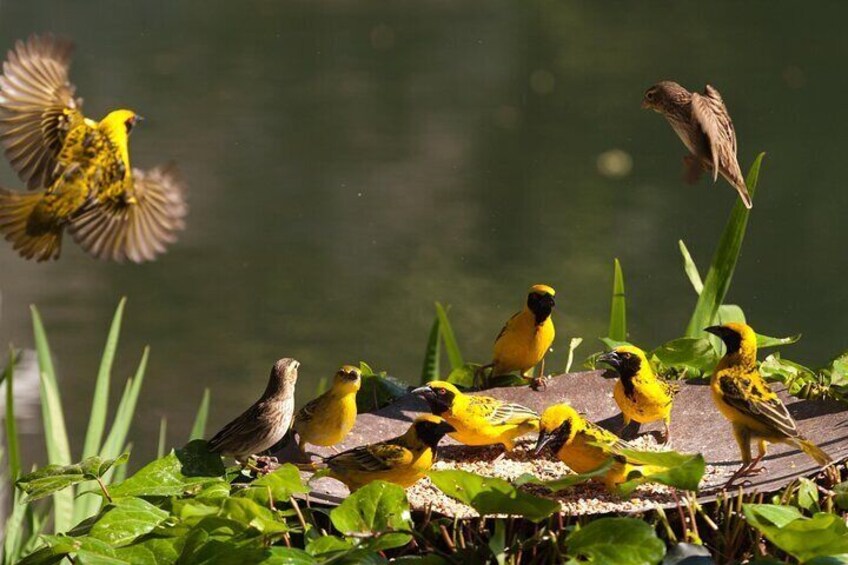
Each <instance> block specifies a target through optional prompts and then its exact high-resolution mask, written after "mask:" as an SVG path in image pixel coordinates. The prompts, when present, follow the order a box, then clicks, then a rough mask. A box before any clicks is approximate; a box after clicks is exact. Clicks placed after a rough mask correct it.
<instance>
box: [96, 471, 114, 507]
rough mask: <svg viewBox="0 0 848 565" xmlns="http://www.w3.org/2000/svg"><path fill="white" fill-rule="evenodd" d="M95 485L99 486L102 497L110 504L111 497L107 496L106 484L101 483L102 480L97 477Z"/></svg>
mask: <svg viewBox="0 0 848 565" xmlns="http://www.w3.org/2000/svg"><path fill="white" fill-rule="evenodd" d="M97 484H98V485H100V490H101V491H103V496H105V497H106V500H108V501H109V502H110V503H111V502H112V496H111V495H110V494H109V489H107V488H106V484H105V483H104V482H103V479H101V478H100V477H97Z"/></svg>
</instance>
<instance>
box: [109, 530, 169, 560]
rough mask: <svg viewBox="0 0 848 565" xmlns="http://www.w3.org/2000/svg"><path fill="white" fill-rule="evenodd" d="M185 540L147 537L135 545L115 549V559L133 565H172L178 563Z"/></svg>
mask: <svg viewBox="0 0 848 565" xmlns="http://www.w3.org/2000/svg"><path fill="white" fill-rule="evenodd" d="M184 543H185V538H184V537H182V536H180V537H150V536H146V537H144V538H142V539H140V540H138V541H136V542H135V543H132V544H130V545H125V546H124V547H119V548H117V549H115V557H117V558H118V559H123V560H124V561H126V562H128V563H132V564H133V565H166V564H167V565H170V564H171V563H176V562H177V559H178V558H179V556H180V553H181V552H182V549H183V544H184Z"/></svg>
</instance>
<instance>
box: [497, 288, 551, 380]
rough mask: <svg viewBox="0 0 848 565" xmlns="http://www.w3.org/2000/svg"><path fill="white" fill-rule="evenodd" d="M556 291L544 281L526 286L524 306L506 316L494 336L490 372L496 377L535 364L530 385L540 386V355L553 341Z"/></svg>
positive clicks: (523, 370) (546, 350) (542, 354)
mask: <svg viewBox="0 0 848 565" xmlns="http://www.w3.org/2000/svg"><path fill="white" fill-rule="evenodd" d="M555 295H556V291H555V290H554V289H553V288H551V287H549V286H548V285H545V284H537V285H534V286H532V287H530V291H529V294H528V295H527V302H526V304H525V305H524V308H523V309H522V310H521V311H520V312H517V313H516V314H514V315H513V316H512V317H511V318H510V319H509V320H507V322H506V324H504V327H503V328H502V329H501V331H500V333H499V334H498V337H497V338H495V346H494V352H493V353H494V354H493V359H492V362H491V363H490V364H489V365H487V366H486V367H484V369H485V368H489V367H490V368H491V376H492V377H498V376H501V375H508V374H509V373H512V372H514V371H519V372H520V373H521V376H522V377H526V375H525V373H526V372H527V371H529V370H530V369H532V368H533V367H535V366H536V365H539V364H540V363H541V367H540V369H539V376H538V377H536V378H533V379H532V381H531V384H532V385H533V388H539V387H540V386H544V373H545V365H544V359H545V354H546V353H547V352H548V349H550V348H551V344H553V342H554V336H555V335H556V331H555V330H554V322H553V320H552V319H551V312H553V309H554V306H555V305H556V300H555V298H554V297H555Z"/></svg>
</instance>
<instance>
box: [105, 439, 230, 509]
mask: <svg viewBox="0 0 848 565" xmlns="http://www.w3.org/2000/svg"><path fill="white" fill-rule="evenodd" d="M224 472H225V469H224V464H223V463H222V462H221V458H220V457H219V456H218V455H215V454H214V453H209V450H208V449H207V448H206V442H205V441H202V440H194V441H192V442H190V443H189V444H188V445H186V446H185V447H184V448H182V449H178V450H175V451H171V452H170V453H169V454H168V455H166V456H165V457H163V458H161V459H157V460H156V461H152V462H150V463H148V464H147V465H145V466H144V467H142V468H141V469H139V471H138V472H137V473H136V474H134V475H133V476H132V477H130V478H128V479H127V480H125V481H124V482H122V483H120V484H117V485H113V486H112V487H110V489H109V492H110V493H111V495H112V498H113V499H117V498H120V497H126V496H180V495H182V494H184V493H197V492H199V491H200V490H201V489H203V488H204V487H206V486H209V485H210V484H213V483H217V482H221V481H223V476H224Z"/></svg>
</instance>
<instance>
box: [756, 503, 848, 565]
mask: <svg viewBox="0 0 848 565" xmlns="http://www.w3.org/2000/svg"><path fill="white" fill-rule="evenodd" d="M742 510H743V512H744V513H745V518H746V519H747V520H748V523H749V524H751V525H752V526H753V527H755V528H756V529H757V530H759V531H760V532H762V534H763V535H764V536H765V537H766V538H767V539H768V540H769V541H770V542H772V543H773V544H774V545H776V546H777V547H779V548H780V549H782V550H783V551H785V552H786V553H788V554H790V555H792V556H793V557H795V558H796V559H798V560H799V561H801V562H802V563H803V562H807V561H809V560H811V559H815V558H817V557H818V558H821V557H827V556H831V555H840V554H845V553H848V526H846V525H845V520H844V519H843V518H842V517H841V516H839V515H836V514H826V513H823V512H819V513H816V514H814V515H813V516H812V517H811V518H806V517H804V516H803V515H801V513H800V512H799V511H798V510H797V509H795V508H794V507H791V506H775V505H771V504H745V505H743V507H742Z"/></svg>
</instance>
